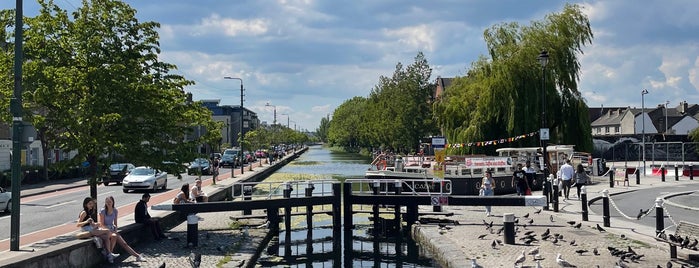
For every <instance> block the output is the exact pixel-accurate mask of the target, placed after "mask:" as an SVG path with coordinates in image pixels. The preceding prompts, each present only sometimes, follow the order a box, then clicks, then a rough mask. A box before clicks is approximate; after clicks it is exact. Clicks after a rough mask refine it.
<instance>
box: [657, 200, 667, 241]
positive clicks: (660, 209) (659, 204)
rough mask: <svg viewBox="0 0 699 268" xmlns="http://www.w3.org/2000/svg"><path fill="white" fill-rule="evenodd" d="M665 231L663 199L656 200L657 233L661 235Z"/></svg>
mask: <svg viewBox="0 0 699 268" xmlns="http://www.w3.org/2000/svg"><path fill="white" fill-rule="evenodd" d="M663 229H665V213H664V212H663V199H662V198H656V199H655V233H656V234H659V233H660V232H662V231H663Z"/></svg>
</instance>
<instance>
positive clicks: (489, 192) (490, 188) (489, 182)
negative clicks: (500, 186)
mask: <svg viewBox="0 0 699 268" xmlns="http://www.w3.org/2000/svg"><path fill="white" fill-rule="evenodd" d="M494 190H495V180H494V179H493V172H492V171H490V170H488V171H486V172H485V177H483V180H482V181H481V190H480V196H493V194H494ZM485 216H486V217H490V206H485Z"/></svg>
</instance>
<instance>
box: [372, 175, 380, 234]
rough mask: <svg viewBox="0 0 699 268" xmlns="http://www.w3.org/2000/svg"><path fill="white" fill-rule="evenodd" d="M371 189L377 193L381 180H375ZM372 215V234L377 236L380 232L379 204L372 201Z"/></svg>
mask: <svg viewBox="0 0 699 268" xmlns="http://www.w3.org/2000/svg"><path fill="white" fill-rule="evenodd" d="M373 190H374V195H379V192H380V190H381V182H379V181H378V180H375V181H374V189H373ZM372 215H373V218H374V219H373V221H374V230H373V232H372V234H373V235H375V236H377V235H379V234H380V233H379V231H380V230H381V226H380V223H381V221H380V219H379V204H377V203H374V205H373V206H372Z"/></svg>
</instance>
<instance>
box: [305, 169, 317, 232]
mask: <svg viewBox="0 0 699 268" xmlns="http://www.w3.org/2000/svg"><path fill="white" fill-rule="evenodd" d="M314 189H315V187H314V186H313V183H312V182H308V184H307V185H306V189H305V196H306V197H311V196H313V190H314ZM306 226H308V230H309V234H310V230H311V229H313V206H306ZM311 238H312V236H311ZM311 240H312V239H311Z"/></svg>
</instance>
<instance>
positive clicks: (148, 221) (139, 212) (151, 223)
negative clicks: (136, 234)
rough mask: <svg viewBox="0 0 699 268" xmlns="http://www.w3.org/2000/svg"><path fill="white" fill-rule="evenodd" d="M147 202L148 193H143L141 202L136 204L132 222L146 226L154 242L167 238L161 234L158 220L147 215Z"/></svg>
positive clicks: (148, 198)
mask: <svg viewBox="0 0 699 268" xmlns="http://www.w3.org/2000/svg"><path fill="white" fill-rule="evenodd" d="M149 200H150V194H149V193H144V194H143V196H141V200H140V201H138V203H137V204H136V209H135V211H134V220H135V221H136V223H141V224H144V225H146V226H148V228H149V229H150V231H151V233H152V234H153V238H155V240H161V239H163V238H167V236H165V234H163V230H162V228H160V221H159V220H158V219H154V218H151V216H150V214H149V213H148V201H149Z"/></svg>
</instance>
